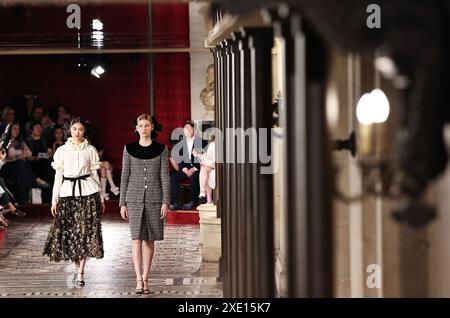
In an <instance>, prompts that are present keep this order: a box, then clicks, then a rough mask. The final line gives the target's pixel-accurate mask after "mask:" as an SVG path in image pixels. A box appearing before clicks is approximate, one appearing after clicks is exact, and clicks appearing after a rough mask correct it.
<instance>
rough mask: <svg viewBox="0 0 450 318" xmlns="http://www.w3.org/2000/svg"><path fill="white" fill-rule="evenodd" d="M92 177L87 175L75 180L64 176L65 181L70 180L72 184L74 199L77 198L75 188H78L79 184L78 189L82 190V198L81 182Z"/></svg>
mask: <svg viewBox="0 0 450 318" xmlns="http://www.w3.org/2000/svg"><path fill="white" fill-rule="evenodd" d="M90 176H91V175H90V174H85V175H84V176H79V177H74V178H69V177H64V176H63V181H65V180H68V181H70V182H72V197H75V187H76V185H77V183H78V189H79V190H80V197H81V180H86V179H87V178H89V177H90Z"/></svg>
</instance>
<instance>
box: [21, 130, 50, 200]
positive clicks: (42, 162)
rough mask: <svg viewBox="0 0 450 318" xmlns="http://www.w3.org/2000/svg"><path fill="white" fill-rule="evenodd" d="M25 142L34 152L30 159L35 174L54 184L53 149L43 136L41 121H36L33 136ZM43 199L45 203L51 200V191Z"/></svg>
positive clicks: (32, 131)
mask: <svg viewBox="0 0 450 318" xmlns="http://www.w3.org/2000/svg"><path fill="white" fill-rule="evenodd" d="M25 142H26V144H27V146H28V148H30V150H31V153H32V156H31V157H30V158H28V160H29V161H30V164H31V168H32V169H33V172H34V174H35V175H36V176H37V177H38V178H40V179H42V180H44V181H46V182H48V183H49V184H53V181H54V177H55V172H54V170H53V168H52V161H51V158H52V157H53V150H52V149H50V148H49V147H48V146H47V142H46V140H45V139H44V138H42V125H41V124H40V123H34V124H33V125H32V126H31V136H30V137H28V138H27V139H26V141H25ZM43 199H44V200H43V201H44V202H45V203H48V202H50V201H51V193H50V192H49V191H46V192H45V193H44V195H43Z"/></svg>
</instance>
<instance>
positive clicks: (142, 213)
mask: <svg viewBox="0 0 450 318" xmlns="http://www.w3.org/2000/svg"><path fill="white" fill-rule="evenodd" d="M163 147H164V150H163V151H162V153H161V154H160V155H158V156H157V157H154V158H152V159H139V158H136V157H133V156H131V155H130V154H129V153H128V151H127V147H126V146H125V148H124V151H123V164H122V177H121V181H120V202H119V205H120V206H126V207H127V209H128V221H129V223H130V232H131V238H132V239H140V240H152V241H153V240H154V241H158V240H162V239H163V238H164V221H163V220H161V205H162V204H163V203H167V204H170V175H169V166H168V154H169V151H168V150H167V147H165V146H163Z"/></svg>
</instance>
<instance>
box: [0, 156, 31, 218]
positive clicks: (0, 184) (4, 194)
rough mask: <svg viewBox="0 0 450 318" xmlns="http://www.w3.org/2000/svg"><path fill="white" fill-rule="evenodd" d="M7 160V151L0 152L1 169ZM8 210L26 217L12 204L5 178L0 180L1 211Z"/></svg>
mask: <svg viewBox="0 0 450 318" xmlns="http://www.w3.org/2000/svg"><path fill="white" fill-rule="evenodd" d="M5 159H6V151H5V150H4V149H1V150H0V169H1V167H2V166H3V164H4V162H5ZM4 208H7V209H8V210H9V211H10V212H11V213H12V214H15V215H17V216H20V217H23V216H25V215H26V213H25V212H23V211H21V210H19V209H18V208H16V207H15V206H14V205H13V204H12V203H11V198H10V197H9V193H8V188H7V187H6V184H5V181H4V180H3V178H0V211H3V210H4Z"/></svg>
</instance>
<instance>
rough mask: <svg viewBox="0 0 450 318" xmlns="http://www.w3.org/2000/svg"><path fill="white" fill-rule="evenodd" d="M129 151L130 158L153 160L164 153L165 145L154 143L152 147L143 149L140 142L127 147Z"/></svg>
mask: <svg viewBox="0 0 450 318" xmlns="http://www.w3.org/2000/svg"><path fill="white" fill-rule="evenodd" d="M126 147H127V151H128V153H129V154H130V156H132V157H135V158H138V159H153V158H156V157H158V156H159V155H161V154H162V153H163V151H164V147H165V146H164V144H160V143H157V142H155V141H153V142H152V144H151V145H150V146H147V147H143V146H141V145H140V144H139V141H136V142H133V143H132V144H128V145H126Z"/></svg>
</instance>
